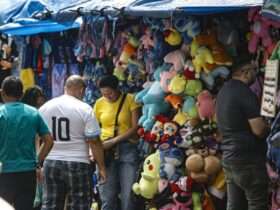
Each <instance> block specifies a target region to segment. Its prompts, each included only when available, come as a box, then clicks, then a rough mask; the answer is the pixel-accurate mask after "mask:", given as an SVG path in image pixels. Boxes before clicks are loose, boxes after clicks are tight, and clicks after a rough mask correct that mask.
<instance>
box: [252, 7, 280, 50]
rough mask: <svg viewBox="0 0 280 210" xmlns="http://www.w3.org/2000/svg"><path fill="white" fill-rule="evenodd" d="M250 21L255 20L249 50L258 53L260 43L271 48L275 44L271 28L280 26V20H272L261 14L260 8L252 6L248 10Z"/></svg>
mask: <svg viewBox="0 0 280 210" xmlns="http://www.w3.org/2000/svg"><path fill="white" fill-rule="evenodd" d="M248 20H249V22H253V24H252V26H251V33H252V35H251V37H250V40H249V44H248V50H249V52H250V53H256V52H257V47H258V44H259V43H260V42H261V44H262V45H263V46H264V47H265V49H267V50H269V51H270V50H271V48H272V46H273V45H274V44H275V43H274V41H273V40H272V38H271V36H270V34H269V28H270V27H275V28H280V22H276V21H273V20H270V19H268V18H266V17H264V16H262V15H260V9H259V8H251V9H250V10H249V12H248ZM270 53H271V52H270Z"/></svg>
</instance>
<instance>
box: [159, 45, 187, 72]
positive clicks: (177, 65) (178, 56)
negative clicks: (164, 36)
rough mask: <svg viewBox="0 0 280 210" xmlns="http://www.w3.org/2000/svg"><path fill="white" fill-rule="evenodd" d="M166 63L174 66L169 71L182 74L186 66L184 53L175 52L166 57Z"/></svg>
mask: <svg viewBox="0 0 280 210" xmlns="http://www.w3.org/2000/svg"><path fill="white" fill-rule="evenodd" d="M164 62H165V63H171V64H172V65H173V66H172V67H171V69H170V70H169V71H173V70H174V71H176V72H182V71H183V70H184V66H185V55H184V53H183V51H181V50H175V51H172V52H170V53H168V54H167V55H166V56H164Z"/></svg>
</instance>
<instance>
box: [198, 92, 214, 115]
mask: <svg viewBox="0 0 280 210" xmlns="http://www.w3.org/2000/svg"><path fill="white" fill-rule="evenodd" d="M196 105H197V109H198V114H199V117H200V119H201V120H204V119H206V118H207V119H209V120H210V121H211V120H212V118H213V117H214V114H215V101H214V99H213V97H212V95H211V94H210V92H209V91H208V90H204V91H202V92H201V93H200V94H199V95H198V96H197V104H196Z"/></svg>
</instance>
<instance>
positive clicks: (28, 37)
mask: <svg viewBox="0 0 280 210" xmlns="http://www.w3.org/2000/svg"><path fill="white" fill-rule="evenodd" d="M262 3H263V2H262V1H253V0H252V1H234V2H232V1H200V2H199V3H198V2H197V1H188V2H186V1H180V0H174V1H86V2H82V3H81V4H75V5H71V4H70V6H67V7H64V8H62V7H61V8H60V9H59V10H56V11H51V12H50V11H49V12H47V14H48V15H49V16H48V15H45V16H43V17H44V18H41V19H40V20H37V21H38V24H37V23H36V21H35V22H34V21H33V22H32V21H31V22H28V21H25V22H20V21H16V23H8V24H6V25H3V26H1V27H0V31H2V32H3V33H7V34H10V35H24V36H25V37H24V38H22V37H21V38H17V39H18V42H20V43H21V44H20V46H21V49H20V50H19V54H20V55H21V56H19V57H21V58H22V59H21V62H20V63H21V65H20V68H19V69H20V71H19V74H20V75H21V78H22V79H23V81H24V84H25V87H26V88H27V87H29V86H32V85H34V84H35V83H37V84H39V85H40V86H42V87H44V90H45V93H46V95H47V96H48V97H49V98H51V97H55V96H58V95H61V94H62V93H63V85H64V80H65V78H66V77H67V76H68V75H71V74H80V75H83V76H84V78H85V79H86V82H87V88H86V95H85V98H84V100H85V101H86V102H87V103H89V104H91V105H92V104H94V102H95V100H96V99H97V98H98V97H100V93H99V91H98V89H97V83H98V80H99V79H100V78H101V76H102V75H105V74H114V75H115V76H117V77H118V79H119V81H120V83H121V88H122V90H123V91H124V92H130V93H134V94H135V99H136V101H137V102H138V103H141V104H142V105H143V107H142V111H143V112H142V116H141V118H140V120H139V122H138V124H139V130H138V135H139V138H140V140H139V151H140V152H139V154H140V158H141V159H142V164H143V171H141V170H142V169H140V171H141V173H139V180H137V182H136V183H135V184H134V186H133V192H134V194H135V195H137V196H138V199H139V198H142V199H143V200H144V203H145V204H146V206H147V208H150V209H152V208H156V209H162V210H163V209H196V210H198V209H208V210H210V209H217V210H218V209H223V208H224V204H225V199H226V191H225V178H224V174H223V170H222V167H221V162H220V158H221V152H220V149H219V141H220V136H219V134H218V133H217V125H216V119H215V97H216V95H217V93H218V91H219V89H220V88H221V86H222V85H223V83H224V82H225V81H226V80H227V79H228V78H229V76H230V74H231V66H232V65H233V63H234V62H235V60H236V59H238V58H239V57H242V56H244V55H246V54H248V53H250V54H251V55H252V57H253V60H254V61H255V62H256V63H257V64H258V69H259V73H258V79H257V81H256V83H255V84H253V85H252V86H251V88H252V90H253V91H254V92H255V93H256V94H257V96H258V97H259V100H260V101H262V100H264V99H263V95H262V90H263V89H265V86H264V85H263V81H264V80H265V78H266V77H265V76H264V75H265V71H266V63H267V61H268V60H269V59H274V60H278V59H279V57H278V56H279V55H278V50H277V49H278V46H279V44H277V41H278V40H279V38H280V37H279V28H280V24H279V22H278V21H277V20H271V19H267V18H265V17H264V16H262V15H261V14H260V8H259V7H257V6H261V5H262ZM42 14H46V11H45V10H42V12H38V13H37V15H38V17H42ZM59 15H61V16H59ZM62 16H63V18H59V17H62ZM78 16H80V17H81V19H82V21H80V22H77V19H76V18H77V17H78ZM58 19H59V20H63V21H65V22H63V24H62V22H61V21H60V22H56V23H55V24H56V26H55V27H58V28H59V30H58V28H55V27H54V28H52V27H51V24H52V23H50V22H52V21H54V20H58ZM69 20H71V21H69ZM73 20H74V21H76V23H77V25H75V23H73ZM67 22H68V23H71V24H70V25H68V26H69V28H76V27H77V26H78V27H79V28H78V29H72V30H69V31H64V30H65V29H68V28H67V27H68V26H66V25H67V24H64V23H67ZM45 23H46V25H44V24H45ZM21 24H22V25H21ZM33 24H34V25H33ZM59 24H62V26H63V27H62V26H61V25H59ZM38 25H40V26H38ZM48 27H49V28H48ZM65 27H66V28H65ZM52 29H53V30H52ZM58 31H64V32H58ZM45 32H58V33H51V34H46V33H45ZM38 33H41V34H38ZM35 34H36V35H35ZM23 55H32V56H31V59H30V57H29V56H28V57H25V58H23V57H22V56H23ZM274 69H275V68H274ZM275 71H276V70H274V73H275ZM276 75H277V74H276ZM276 85H277V84H276ZM276 90H277V89H275V90H274V92H273V93H272V94H274V93H275V91H276ZM270 91H271V90H270ZM268 92H269V91H268ZM273 103H274V108H275V107H276V105H277V104H276V101H275V102H273ZM263 104H264V102H263ZM264 107H265V106H263V107H262V108H264ZM268 109H269V110H268ZM268 109H267V108H265V109H264V111H266V112H268V113H270V112H271V108H268ZM275 113H276V111H274V115H270V116H268V114H263V115H265V116H266V117H275ZM151 168H152V170H151ZM147 177H148V178H147ZM274 192H275V190H274Z"/></svg>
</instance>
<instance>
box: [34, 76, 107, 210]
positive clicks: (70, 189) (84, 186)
mask: <svg viewBox="0 0 280 210" xmlns="http://www.w3.org/2000/svg"><path fill="white" fill-rule="evenodd" d="M85 87H86V86H85V83H84V81H83V79H82V78H81V77H80V76H78V75H73V76H70V77H69V78H68V79H67V81H66V83H65V88H64V89H65V90H64V91H65V94H64V95H62V96H60V97H57V98H54V99H52V100H50V101H48V102H47V103H45V104H44V105H43V106H42V107H41V108H40V109H39V111H40V113H41V114H42V116H43V117H44V118H45V120H46V121H47V123H48V126H49V128H50V130H51V131H52V133H53V138H54V146H53V148H52V150H51V152H50V153H49V155H48V156H47V158H46V160H45V162H44V168H43V204H42V210H60V209H63V207H64V203H65V196H66V195H67V198H68V202H67V209H68V210H89V209H90V205H91V202H92V199H91V194H92V193H91V190H92V185H91V170H90V160H89V148H90V149H91V152H92V154H93V155H94V159H95V161H96V162H97V165H98V168H99V173H100V176H101V177H102V178H103V180H104V181H105V179H106V174H105V166H104V152H103V148H102V144H101V142H100V140H99V135H100V127H99V124H98V122H97V121H96V118H95V116H93V112H92V108H91V107H90V106H89V105H88V104H86V103H84V102H82V101H81V99H82V98H83V95H84V91H85Z"/></svg>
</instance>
